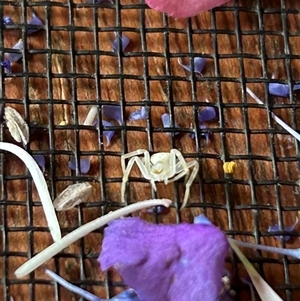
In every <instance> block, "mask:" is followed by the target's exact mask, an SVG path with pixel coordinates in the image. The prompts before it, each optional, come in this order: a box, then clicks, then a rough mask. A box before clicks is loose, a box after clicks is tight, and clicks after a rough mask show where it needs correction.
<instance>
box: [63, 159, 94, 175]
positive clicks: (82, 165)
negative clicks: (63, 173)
mask: <svg viewBox="0 0 300 301" xmlns="http://www.w3.org/2000/svg"><path fill="white" fill-rule="evenodd" d="M68 167H69V168H70V169H71V170H74V171H76V161H75V158H73V159H71V160H70V161H69V163H68ZM90 168H91V158H90V157H89V158H84V159H80V160H79V172H80V173H82V174H86V173H88V172H89V170H90Z"/></svg>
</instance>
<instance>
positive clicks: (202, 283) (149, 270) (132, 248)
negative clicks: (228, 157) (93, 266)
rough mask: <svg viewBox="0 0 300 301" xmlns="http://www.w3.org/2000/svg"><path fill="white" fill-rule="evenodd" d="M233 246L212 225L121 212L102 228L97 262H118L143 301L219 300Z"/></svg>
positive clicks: (103, 266)
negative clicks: (171, 222) (148, 218)
mask: <svg viewBox="0 0 300 301" xmlns="http://www.w3.org/2000/svg"><path fill="white" fill-rule="evenodd" d="M228 249H229V246H228V241H227V238H226V236H225V235H224V233H223V232H222V231H220V230H219V229H218V228H217V227H215V226H213V225H201V224H186V223H181V224H176V225H157V224H150V223H147V222H145V221H143V220H141V219H139V218H122V219H119V220H115V221H113V222H112V223H110V224H109V226H108V227H107V228H106V229H105V230H104V240H103V245H102V252H101V254H100V256H99V259H98V260H99V262H100V265H101V269H102V270H106V269H108V268H110V267H114V268H115V269H116V270H117V271H118V272H119V273H120V274H121V276H122V277H123V279H124V281H125V283H126V284H127V285H129V286H130V287H132V288H133V289H134V290H135V291H136V292H137V294H138V297H139V298H140V300H142V301H161V300H180V301H191V300H196V299H197V300H205V301H216V299H217V298H218V296H219V294H220V292H221V289H222V281H221V279H222V275H223V269H224V262H225V257H226V255H227V252H228Z"/></svg>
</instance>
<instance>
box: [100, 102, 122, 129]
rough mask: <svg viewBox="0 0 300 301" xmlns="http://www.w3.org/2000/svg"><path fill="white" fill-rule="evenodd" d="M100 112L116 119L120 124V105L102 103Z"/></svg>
mask: <svg viewBox="0 0 300 301" xmlns="http://www.w3.org/2000/svg"><path fill="white" fill-rule="evenodd" d="M102 113H103V115H105V116H106V117H108V118H111V119H114V120H116V121H117V122H118V123H119V125H121V124H122V112H121V106H120V105H116V106H112V105H104V106H102Z"/></svg>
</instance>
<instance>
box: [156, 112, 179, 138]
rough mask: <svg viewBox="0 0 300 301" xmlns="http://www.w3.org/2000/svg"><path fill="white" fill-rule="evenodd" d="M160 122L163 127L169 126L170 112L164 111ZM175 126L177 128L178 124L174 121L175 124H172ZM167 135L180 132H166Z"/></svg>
mask: <svg viewBox="0 0 300 301" xmlns="http://www.w3.org/2000/svg"><path fill="white" fill-rule="evenodd" d="M161 122H162V124H163V127H164V128H169V127H171V125H170V124H171V118H170V114H168V113H165V114H162V115H161ZM174 127H175V128H178V129H179V125H178V124H177V122H176V121H175V125H174ZM166 134H167V135H169V136H171V135H178V134H180V132H175V133H174V132H171V133H170V132H166Z"/></svg>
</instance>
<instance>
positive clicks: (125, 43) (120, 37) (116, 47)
mask: <svg viewBox="0 0 300 301" xmlns="http://www.w3.org/2000/svg"><path fill="white" fill-rule="evenodd" d="M115 35H116V37H115V39H114V41H113V44H112V49H113V51H114V52H118V51H119V43H120V45H122V51H123V52H124V51H125V49H126V47H127V46H128V45H129V43H130V39H129V38H128V37H126V36H124V35H120V34H118V33H116V34H115ZM119 40H120V42H119Z"/></svg>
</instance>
